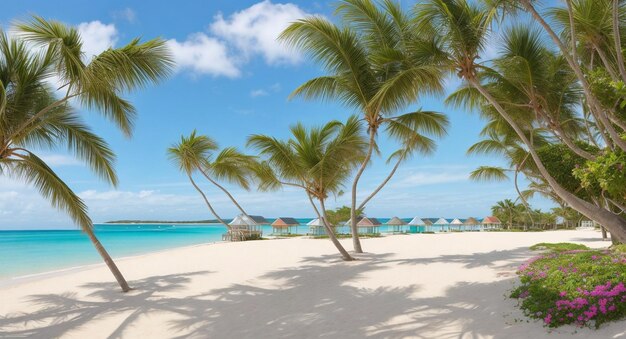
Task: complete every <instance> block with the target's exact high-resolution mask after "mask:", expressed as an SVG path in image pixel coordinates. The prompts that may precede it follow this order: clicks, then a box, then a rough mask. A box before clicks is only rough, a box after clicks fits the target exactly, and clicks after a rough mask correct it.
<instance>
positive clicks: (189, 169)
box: [167, 130, 231, 231]
mask: <svg viewBox="0 0 626 339" xmlns="http://www.w3.org/2000/svg"><path fill="white" fill-rule="evenodd" d="M216 149H217V144H215V142H214V141H213V140H211V139H210V138H209V137H207V136H204V135H196V131H195V130H194V131H193V132H191V134H190V135H189V136H188V137H185V136H181V137H180V142H178V143H177V144H174V145H172V147H170V148H168V149H167V154H168V157H169V159H170V160H171V161H172V162H173V163H174V164H176V165H177V166H178V169H179V170H181V171H182V172H183V173H185V174H186V175H187V178H189V181H190V182H191V185H193V187H194V188H195V189H196V191H198V193H199V194H200V195H201V196H202V199H203V200H204V203H205V204H206V205H207V207H208V208H209V211H211V213H212V214H213V216H214V217H215V218H216V219H217V220H218V221H219V222H220V223H221V224H223V225H224V226H226V228H227V229H228V230H229V231H230V230H231V227H230V225H228V223H227V222H225V221H224V219H222V218H221V217H220V216H219V215H218V214H217V212H216V211H215V209H214V208H213V205H211V203H210V202H209V199H208V198H207V196H206V194H205V193H204V192H203V191H202V189H201V188H200V187H199V186H198V184H196V181H195V180H194V179H193V173H194V172H196V171H198V172H203V168H206V167H207V165H208V160H207V159H208V157H209V155H210V154H211V152H213V151H215V150H216Z"/></svg>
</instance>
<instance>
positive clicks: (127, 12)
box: [113, 7, 137, 23]
mask: <svg viewBox="0 0 626 339" xmlns="http://www.w3.org/2000/svg"><path fill="white" fill-rule="evenodd" d="M113 18H115V19H118V18H119V19H123V20H126V21H128V22H130V23H133V22H135V20H136V19H137V14H136V13H135V11H133V9H132V8H130V7H126V8H124V9H122V10H120V11H117V12H115V13H113Z"/></svg>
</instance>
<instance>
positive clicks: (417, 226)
mask: <svg viewBox="0 0 626 339" xmlns="http://www.w3.org/2000/svg"><path fill="white" fill-rule="evenodd" d="M425 230H426V222H424V220H422V219H420V218H418V217H415V218H413V219H412V220H411V221H409V232H411V233H422V232H424V231H425Z"/></svg>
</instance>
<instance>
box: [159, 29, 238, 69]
mask: <svg viewBox="0 0 626 339" xmlns="http://www.w3.org/2000/svg"><path fill="white" fill-rule="evenodd" d="M167 44H168V46H169V47H170V49H171V51H172V54H173V55H174V59H175V60H176V64H177V67H178V68H179V70H180V69H189V70H191V71H193V72H196V73H200V74H209V75H213V76H220V75H221V76H226V77H230V78H233V77H237V76H239V75H240V71H239V69H238V68H237V66H236V65H235V61H234V60H235V58H234V57H232V56H230V55H229V52H228V49H227V47H226V45H225V44H224V43H222V42H221V41H219V40H217V39H215V38H213V37H209V36H207V35H206V34H204V33H195V34H192V35H190V36H189V37H188V38H187V40H185V41H183V42H179V41H177V40H176V39H171V40H168V41H167Z"/></svg>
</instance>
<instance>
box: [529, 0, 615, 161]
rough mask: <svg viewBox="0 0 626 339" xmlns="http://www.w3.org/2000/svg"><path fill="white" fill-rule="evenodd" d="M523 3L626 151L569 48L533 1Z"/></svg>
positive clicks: (605, 125) (609, 130)
mask: <svg viewBox="0 0 626 339" xmlns="http://www.w3.org/2000/svg"><path fill="white" fill-rule="evenodd" d="M521 3H522V4H523V5H524V8H526V10H527V11H529V12H530V14H531V15H532V17H533V18H534V19H535V20H536V21H537V22H539V24H540V25H541V26H542V27H543V28H544V29H545V30H546V32H548V35H550V37H551V38H552V40H553V41H554V43H555V44H556V45H557V46H558V47H559V49H560V50H561V53H562V54H563V56H564V57H565V59H566V60H567V63H568V64H569V65H570V68H572V70H573V71H574V73H575V74H576V77H577V78H578V80H579V81H580V83H581V85H582V87H583V92H584V93H585V98H586V99H587V102H588V103H589V106H590V109H591V113H592V114H593V116H594V117H595V118H596V120H597V123H601V124H602V125H603V126H604V128H605V129H606V131H607V132H608V133H609V136H610V137H611V139H612V140H613V142H614V143H615V144H616V145H617V146H619V147H620V148H621V149H622V150H624V151H626V141H624V140H623V139H622V138H621V136H620V135H619V133H617V131H615V129H614V128H613V126H612V125H611V122H610V121H609V119H608V118H607V117H606V116H605V115H604V113H603V110H602V106H601V105H600V103H599V102H598V100H597V98H596V97H595V96H594V95H593V93H592V92H591V88H590V87H589V83H588V82H587V79H586V78H585V75H584V74H583V72H582V70H581V68H580V65H578V63H577V61H576V60H574V59H572V55H570V53H569V51H568V50H567V48H566V47H565V45H564V44H563V42H562V41H561V39H560V38H559V36H558V35H557V34H556V33H555V32H554V30H553V29H552V27H550V25H549V24H548V23H547V22H546V21H545V20H544V19H543V17H541V15H540V14H539V12H537V9H535V7H534V6H533V4H532V3H531V1H530V0H521ZM573 38H574V37H573Z"/></svg>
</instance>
